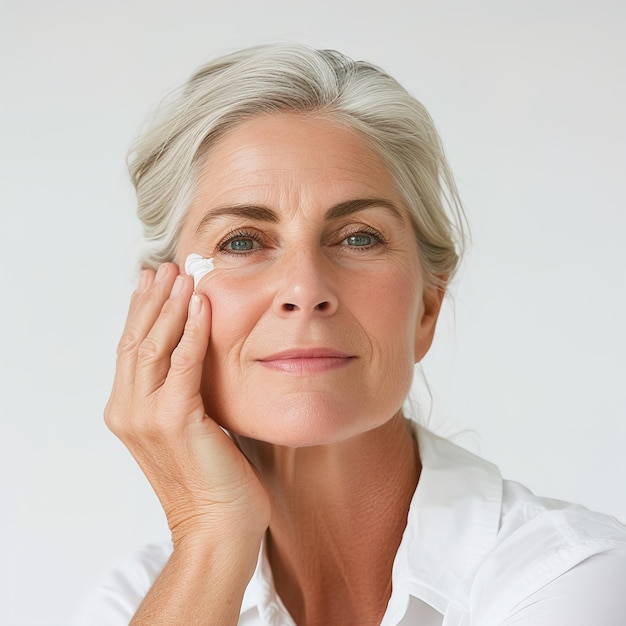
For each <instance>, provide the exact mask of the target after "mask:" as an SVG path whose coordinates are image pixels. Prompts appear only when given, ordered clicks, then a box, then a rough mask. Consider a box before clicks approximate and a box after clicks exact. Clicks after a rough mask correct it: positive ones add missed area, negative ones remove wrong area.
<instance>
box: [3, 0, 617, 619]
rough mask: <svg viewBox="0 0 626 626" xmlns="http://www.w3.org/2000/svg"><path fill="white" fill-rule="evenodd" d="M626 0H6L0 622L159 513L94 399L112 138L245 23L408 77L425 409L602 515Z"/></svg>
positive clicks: (607, 506)
mask: <svg viewBox="0 0 626 626" xmlns="http://www.w3.org/2000/svg"><path fill="white" fill-rule="evenodd" d="M625 6H626V5H625V4H624V3H623V2H621V1H619V0H614V1H610V0H594V1H593V2H591V1H588V2H581V1H580V0H541V1H539V0H530V1H525V2H511V1H503V0H493V1H491V2H480V1H478V2H460V1H459V0H456V1H451V2H439V1H438V0H405V1H402V0H385V1H384V2H377V3H375V4H374V3H373V2H372V3H365V2H364V1H363V0H349V1H344V2H340V1H339V0H315V1H312V0H311V1H309V2H307V3H302V2H295V1H294V0H284V1H281V0H272V1H266V2H262V1H258V0H256V1H254V0H246V1H240V2H236V1H232V2H226V0H223V1H222V2H220V3H219V4H217V3H216V2H212V1H211V0H202V1H198V2H194V1H193V0H177V1H173V0H172V1H171V2H166V1H159V0H124V1H122V0H108V1H107V2H95V1H94V2H88V1H84V0H82V1H80V0H54V1H52V2H47V1H45V0H39V1H38V2H37V1H35V0H5V2H3V3H2V8H1V15H0V28H1V29H2V31H1V32H0V41H1V45H2V61H1V62H2V93H1V97H0V103H1V107H2V124H3V126H2V139H1V145H2V147H1V149H2V159H3V164H2V168H1V172H2V174H1V175H2V180H1V181H0V182H1V186H0V189H1V194H2V198H1V201H2V206H1V219H2V222H1V231H0V232H1V237H2V241H1V243H0V254H1V255H2V265H1V270H2V285H1V292H0V293H1V296H0V297H1V303H2V304H1V324H0V326H1V329H2V345H1V355H2V374H1V377H0V381H1V385H2V389H1V393H0V403H1V404H0V410H1V420H0V428H1V432H0V486H1V507H2V509H1V515H0V525H1V526H0V538H1V540H2V548H1V551H0V596H1V601H0V612H1V614H0V623H1V624H3V625H8V626H18V625H35V624H37V625H41V624H46V625H52V624H63V623H64V621H65V620H66V619H67V616H68V615H69V614H70V613H71V611H72V608H73V607H74V606H75V605H76V603H77V602H78V599H79V598H80V597H81V596H82V595H83V593H84V592H85V590H86V589H87V587H88V585H90V584H91V583H93V581H94V580H95V579H96V578H97V576H98V574H99V573H100V572H101V571H102V570H103V569H104V568H106V567H108V566H109V565H110V564H111V563H112V562H115V561H116V560H117V559H119V558H120V557H121V556H122V555H125V554H127V553H129V552H131V551H133V550H134V549H135V548H136V547H137V546H139V545H141V544H143V543H145V542H148V541H158V540H162V539H165V538H167V532H166V531H167V528H166V526H165V523H164V518H163V515H162V513H161V511H160V509H159V506H158V503H157V501H156V498H155V497H154V496H153V495H152V493H151V491H150V488H149V486H148V484H147V482H146V480H145V479H144V478H143V476H142V475H141V473H140V472H139V470H138V469H137V468H136V467H135V465H134V462H133V461H132V459H131V458H130V456H129V455H128V453H127V452H126V450H125V449H124V448H123V446H122V444H120V443H119V442H118V441H117V440H116V439H115V438H114V437H113V436H112V435H111V434H109V433H108V431H107V430H106V428H105V426H104V425H103V423H102V418H101V414H102V408H103V406H104V404H105V402H106V398H107V395H108V392H109V387H110V383H111V380H112V375H113V367H114V351H115V344H116V342H117V338H118V335H119V333H120V330H121V326H122V323H123V319H124V316H125V309H126V303H127V300H128V297H129V294H130V293H131V291H132V289H133V282H134V278H135V275H134V270H135V257H134V255H135V252H136V244H137V239H138V233H139V229H138V225H137V223H136V220H135V217H134V206H133V196H132V193H131V188H130V184H129V183H128V182H127V176H126V172H125V162H124V161H125V152H126V149H127V147H128V146H129V145H130V143H131V141H132V139H133V137H134V136H135V134H136V132H137V131H138V129H139V127H140V124H141V123H142V121H143V120H144V118H145V116H146V114H147V113H148V111H149V110H150V109H152V107H153V106H154V105H155V104H156V103H157V102H158V101H159V100H160V99H161V97H163V96H164V95H165V94H166V92H168V91H169V90H170V89H171V88H173V87H175V86H176V85H178V84H179V83H180V82H182V81H184V80H185V79H186V78H187V77H188V76H189V75H190V73H191V72H192V71H193V70H194V69H196V67H197V66H199V65H200V64H201V63H203V62H204V61H206V60H208V59H210V58H212V57H214V56H216V55H218V54H222V53H224V52H228V51H231V50H232V49H234V48H238V47H241V46H245V45H250V44H257V43H264V42H272V41H277V40H281V41H283V40H292V41H298V42H302V43H307V44H311V45H314V46H316V47H331V48H336V49H339V50H341V51H343V52H345V53H347V54H349V55H351V56H353V57H356V58H363V59H367V60H370V61H373V62H375V63H377V64H379V65H381V66H383V67H384V68H386V69H387V70H388V71H390V72H391V73H392V74H394V75H395V76H396V77H397V78H398V79H399V80H400V81H401V82H403V83H404V84H405V85H406V86H407V87H408V88H409V90H410V91H411V92H412V93H413V94H414V95H415V96H417V97H418V98H419V99H421V100H422V101H423V102H424V104H425V105H426V106H427V108H428V109H429V110H430V111H431V113H432V115H433V116H434V118H435V120H436V122H437V124H438V127H439V129H440V132H441V134H442V136H443V140H444V144H445V146H446V149H447V152H448V155H449V158H450V161H451V164H452V167H453V170H454V171H455V173H456V175H457V178H458V182H459V187H460V191H461V195H462V197H463V199H464V202H465V205H466V208H467V212H468V216H469V220H470V223H471V226H472V229H473V245H472V249H471V252H470V255H469V257H468V261H467V263H466V266H465V268H464V270H463V272H462V274H461V276H460V278H459V281H458V284H457V285H455V286H454V288H453V291H454V305H453V306H452V305H451V304H449V305H447V308H446V310H445V311H444V316H443V319H442V321H441V323H440V326H439V329H438V336H437V338H436V345H435V347H434V348H433V351H432V353H431V354H430V355H429V356H428V357H427V359H426V361H425V363H424V370H425V372H426V376H427V378H428V381H429V383H430V386H431V389H432V394H433V400H434V406H433V409H432V417H431V423H432V425H433V427H434V428H435V430H439V431H442V432H445V433H453V432H457V431H464V430H469V431H471V432H468V433H465V434H462V435H461V436H460V438H459V441H460V442H461V443H463V445H466V446H467V447H469V448H470V449H472V450H474V451H479V452H480V453H481V454H482V455H484V456H485V457H486V458H488V459H490V460H492V461H494V462H496V463H497V464H498V465H499V466H500V468H501V469H502V472H503V474H504V475H505V476H506V477H509V478H514V479H516V480H518V481H520V482H523V483H525V484H527V485H528V486H529V487H531V488H532V489H533V490H535V491H536V492H538V493H540V494H542V495H550V496H554V497H559V498H563V499H567V500H574V501H577V502H582V503H584V504H586V505H587V506H589V507H590V508H594V509H598V510H602V511H605V512H608V513H611V514H613V515H616V516H617V517H619V518H621V519H622V520H626V454H624V444H625V443H626V369H625V365H624V358H623V355H624V353H625V352H626V338H625V335H626V333H625V332H624V323H625V320H626V296H625V291H626V290H625V287H626V284H625V282H626V281H625V280H624V268H625V267H626V252H625V249H626V248H625V246H624V235H625V234H626V211H625V210H624V209H625V207H624V204H625V201H624V198H625V197H626V189H625V187H626V185H625V178H626V176H625V173H626V160H625V149H624V146H625V145H626V132H625V131H626V127H625V122H624V118H625V116H624V102H626V90H625V88H624V65H625V61H626V46H625V40H626V39H625V38H624V27H625V26H626V15H625V9H624V7H625ZM423 402H424V404H425V405H426V407H428V402H427V401H425V400H424V401H423Z"/></svg>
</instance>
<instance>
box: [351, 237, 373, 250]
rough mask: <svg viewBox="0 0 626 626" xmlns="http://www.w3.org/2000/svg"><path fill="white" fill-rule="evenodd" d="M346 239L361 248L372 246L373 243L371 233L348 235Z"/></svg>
mask: <svg viewBox="0 0 626 626" xmlns="http://www.w3.org/2000/svg"><path fill="white" fill-rule="evenodd" d="M344 241H345V242H346V243H347V244H348V245H349V246H357V247H359V248H361V247H365V246H370V245H371V244H372V238H371V237H370V235H350V236H349V237H346V238H345V239H344Z"/></svg>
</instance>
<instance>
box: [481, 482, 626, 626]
mask: <svg viewBox="0 0 626 626" xmlns="http://www.w3.org/2000/svg"><path fill="white" fill-rule="evenodd" d="M624 580H626V527H625V526H624V525H623V524H621V523H620V522H619V521H617V520H616V519H615V518H613V517H611V516H609V515H603V514H601V513H596V512H594V511H590V510H588V509H586V508H585V507H583V506H579V505H576V504H571V503H568V502H563V501H560V500H553V499H549V498H541V497H538V496H535V495H534V494H533V493H531V492H530V491H529V490H528V489H526V488H525V487H523V486H522V485H519V484H517V483H514V482H511V481H506V480H505V481H503V497H502V510H501V523H500V529H499V532H498V535H497V537H496V539H495V541H494V543H493V545H492V547H491V549H490V550H489V552H488V553H487V554H486V555H485V559H484V560H483V562H482V563H481V565H480V567H479V568H478V570H477V572H476V576H475V578H474V581H473V585H472V604H473V605H474V607H475V615H476V616H477V617H478V616H480V617H481V623H482V622H483V621H484V622H485V623H494V624H495V623H497V624H507V625H508V624H528V625H535V624H536V625H537V626H540V625H541V626H542V625H544V624H546V625H547V624H555V623H563V624H564V623H567V624H569V625H572V626H576V625H578V624H581V625H582V624H589V623H601V624H618V623H619V624H623V623H626V593H625V591H626V588H625V587H624V583H623V582H619V581H624ZM495 598H497V601H495ZM599 604H601V605H602V606H601V607H600V606H598V605H599Z"/></svg>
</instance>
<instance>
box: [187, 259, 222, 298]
mask: <svg viewBox="0 0 626 626" xmlns="http://www.w3.org/2000/svg"><path fill="white" fill-rule="evenodd" d="M214 269H215V267H214V265H213V259H205V258H204V257H202V256H200V255H199V254H190V255H189V256H188V257H187V258H186V260H185V272H187V274H189V276H192V277H193V287H194V289H196V288H197V287H198V283H199V282H200V281H201V280H202V278H204V276H206V275H207V274H208V273H209V272H212V271H213V270H214Z"/></svg>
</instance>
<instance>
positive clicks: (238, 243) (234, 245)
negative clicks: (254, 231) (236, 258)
mask: <svg viewBox="0 0 626 626" xmlns="http://www.w3.org/2000/svg"><path fill="white" fill-rule="evenodd" d="M228 248H229V250H232V251H233V252H245V251H247V250H252V249H253V248H254V241H252V239H233V240H231V241H229V242H228Z"/></svg>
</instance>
